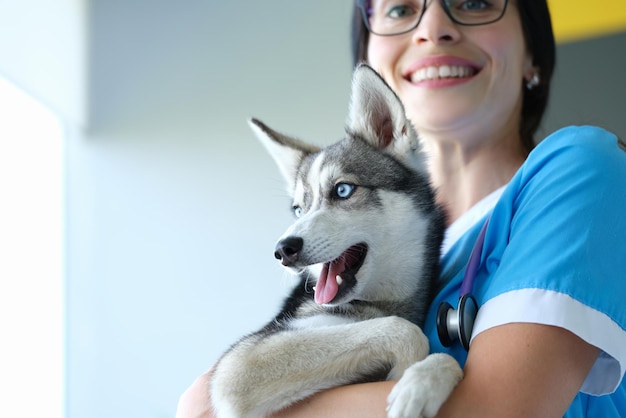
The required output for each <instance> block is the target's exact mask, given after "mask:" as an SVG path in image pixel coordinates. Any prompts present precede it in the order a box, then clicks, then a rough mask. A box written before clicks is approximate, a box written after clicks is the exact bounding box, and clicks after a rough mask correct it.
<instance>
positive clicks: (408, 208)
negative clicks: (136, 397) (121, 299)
mask: <svg viewBox="0 0 626 418" xmlns="http://www.w3.org/2000/svg"><path fill="white" fill-rule="evenodd" d="M251 125H252V127H253V129H254V130H255V132H256V134H257V136H258V137H259V138H260V140H261V141H262V143H263V144H264V145H265V147H266V148H267V149H268V151H269V152H270V154H271V155H272V156H273V158H274V159H275V160H276V162H277V163H278V166H279V168H280V170H281V172H282V174H283V176H284V177H285V179H286V180H287V183H288V188H289V191H290V193H291V195H292V197H293V208H294V213H295V215H296V217H297V220H296V222H295V223H294V224H293V225H292V226H291V227H290V228H289V229H288V230H287V231H286V232H285V234H284V235H283V237H282V238H281V239H280V240H279V242H278V244H277V246H276V257H277V258H279V259H281V260H282V263H283V265H285V266H286V267H288V268H289V269H292V270H294V271H296V272H297V273H298V274H299V278H300V281H299V283H298V284H297V285H296V286H295V288H294V289H293V291H292V293H291V295H290V296H289V297H288V298H287V299H286V301H285V303H284V305H283V307H282V310H281V311H280V312H279V313H278V315H277V316H276V317H275V318H274V319H273V320H272V321H271V322H270V323H269V324H267V325H266V326H265V327H264V328H262V329H261V330H259V331H258V332H255V333H253V334H251V335H248V336H246V337H244V338H243V339H241V340H240V341H239V342H238V343H236V344H235V345H234V346H232V347H231V348H230V349H229V350H228V351H227V352H226V353H225V354H224V355H223V356H222V357H221V359H220V360H219V361H218V363H217V364H216V366H215V368H214V370H213V375H212V381H211V398H212V402H213V405H214V408H215V411H216V413H217V416H218V417H220V418H235V417H237V418H247V417H259V416H264V415H267V414H269V413H272V412H275V411H278V410H280V409H282V408H285V407H287V406H289V405H291V404H293V403H295V402H297V401H299V400H302V399H304V398H306V397H308V396H310V395H312V394H314V393H316V392H318V391H321V390H323V389H327V388H331V387H336V386H340V385H345V384H350V383H357V382H368V381H377V380H385V379H387V380H397V379H399V382H398V383H397V384H396V385H395V387H394V389H393V391H392V393H391V395H390V397H389V405H388V413H389V416H390V417H394V418H395V417H412V418H414V417H419V416H426V417H429V416H433V415H434V414H436V412H437V410H438V409H439V407H440V406H441V404H442V403H443V401H444V400H445V399H446V398H447V397H448V395H449V394H450V392H451V391H452V389H453V388H454V386H455V385H456V384H457V383H458V381H459V380H460V379H461V377H462V371H461V369H460V367H459V365H458V364H457V363H456V361H455V360H454V359H452V357H449V356H447V355H443V354H434V355H430V356H429V355H428V350H429V349H428V341H427V339H426V337H425V336H424V334H423V333H422V331H421V329H420V328H419V327H418V326H421V325H422V324H423V321H424V317H425V312H426V309H427V307H428V304H429V302H430V300H431V296H432V291H433V285H434V283H435V280H436V278H437V276H438V263H439V252H440V246H441V241H442V238H443V231H444V216H443V212H442V210H441V208H440V207H439V206H437V204H436V203H435V198H434V192H433V190H432V189H431V187H430V184H429V180H428V175H427V171H426V166H425V165H426V161H425V158H424V155H423V153H422V152H421V151H420V145H419V142H418V140H417V135H416V134H415V131H414V129H413V128H412V126H411V124H410V123H409V121H408V119H407V118H406V116H405V113H404V108H403V107H402V104H401V103H400V101H399V99H398V98H397V96H396V95H395V94H394V93H393V92H392V90H391V89H390V88H389V87H388V86H387V84H386V83H385V82H384V81H383V80H382V78H381V77H380V76H379V75H378V74H376V73H375V72H374V71H373V70H372V69H371V68H369V67H367V66H365V65H361V66H359V67H358V68H357V69H356V71H355V74H354V78H353V93H352V100H351V107H350V112H349V117H348V126H347V129H346V132H347V136H346V137H345V139H343V140H342V141H340V142H338V143H336V144H334V145H331V146H329V147H326V148H324V149H320V148H317V147H315V146H311V145H308V144H305V143H303V142H301V141H299V140H296V139H293V138H290V137H288V136H286V135H282V134H280V133H278V132H276V131H274V130H272V129H270V128H269V127H267V126H265V125H264V124H263V123H261V122H260V121H258V120H252V121H251ZM336 276H340V278H339V279H336Z"/></svg>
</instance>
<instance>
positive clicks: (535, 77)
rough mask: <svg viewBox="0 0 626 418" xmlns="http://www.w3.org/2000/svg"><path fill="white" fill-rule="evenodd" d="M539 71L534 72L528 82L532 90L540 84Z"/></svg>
mask: <svg viewBox="0 0 626 418" xmlns="http://www.w3.org/2000/svg"><path fill="white" fill-rule="evenodd" d="M539 81H540V80H539V73H534V74H533V77H532V78H531V79H530V80H529V81H528V82H527V83H526V88H527V89H528V90H532V89H534V88H535V87H537V86H538V85H539Z"/></svg>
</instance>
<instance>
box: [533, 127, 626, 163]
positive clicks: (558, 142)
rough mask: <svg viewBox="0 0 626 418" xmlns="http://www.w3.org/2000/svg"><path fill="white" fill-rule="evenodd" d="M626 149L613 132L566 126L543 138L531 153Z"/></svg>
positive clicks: (594, 128)
mask: <svg viewBox="0 0 626 418" xmlns="http://www.w3.org/2000/svg"><path fill="white" fill-rule="evenodd" d="M620 149H621V150H622V151H626V143H625V142H623V141H621V140H620V139H619V138H618V137H617V135H615V134H614V133H612V132H610V131H608V130H606V129H604V128H601V127H598V126H590V125H583V126H567V127H564V128H561V129H559V130H557V131H555V132H553V133H551V134H550V135H548V136H547V137H546V138H545V139H543V140H542V141H541V142H539V144H538V145H537V147H536V148H535V149H534V150H533V152H532V153H531V156H532V154H540V155H544V154H553V153H555V152H559V153H562V152H563V151H564V150H569V151H571V152H577V153H588V152H591V153H592V155H595V154H596V153H601V154H604V153H609V154H611V153H613V152H615V151H617V150H620Z"/></svg>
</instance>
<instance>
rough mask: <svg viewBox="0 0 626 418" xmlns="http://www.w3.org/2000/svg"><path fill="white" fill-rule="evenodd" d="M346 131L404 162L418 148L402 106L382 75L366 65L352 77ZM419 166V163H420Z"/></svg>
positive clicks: (418, 145) (415, 137) (358, 69)
mask: <svg viewBox="0 0 626 418" xmlns="http://www.w3.org/2000/svg"><path fill="white" fill-rule="evenodd" d="M346 130H347V132H348V134H349V135H353V136H356V137H359V138H361V139H363V140H365V141H367V142H369V143H370V144H371V145H373V146H375V147H376V148H379V149H382V150H384V151H385V152H388V153H390V154H392V155H394V156H395V157H396V158H398V159H400V160H401V161H405V162H407V161H408V160H409V159H410V158H412V157H413V156H414V154H417V152H418V151H419V150H420V144H419V141H418V138H417V134H416V132H415V129H413V126H412V125H411V122H410V121H409V120H408V118H407V117H406V114H405V112H404V106H403V105H402V102H401V101H400V99H399V98H398V96H397V95H396V94H395V93H394V92H393V90H392V89H391V87H389V85H388V84H387V83H386V82H385V80H383V78H382V77H381V76H380V75H379V74H378V73H377V72H376V71H374V69H372V68H371V67H370V66H368V65H366V64H360V65H359V66H358V67H357V68H356V70H355V71H354V75H353V77H352V97H351V100H350V111H349V114H348V122H347V129H346ZM420 165H421V164H420Z"/></svg>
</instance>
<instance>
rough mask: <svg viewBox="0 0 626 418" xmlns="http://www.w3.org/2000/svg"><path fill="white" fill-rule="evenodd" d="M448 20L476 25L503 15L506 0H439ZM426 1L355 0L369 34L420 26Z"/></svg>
mask: <svg viewBox="0 0 626 418" xmlns="http://www.w3.org/2000/svg"><path fill="white" fill-rule="evenodd" d="M439 1H440V3H441V7H443V10H444V11H445V12H446V14H447V15H448V17H449V18H450V20H452V21H453V22H454V23H456V24H458V25H464V26H478V25H487V24H489V23H493V22H496V21H498V20H500V19H501V18H502V16H504V12H505V11H506V5H507V3H508V0H489V1H486V0H439ZM426 2H427V0H357V7H358V8H359V9H360V10H361V15H362V16H363V22H364V23H365V26H366V27H367V30H368V31H369V32H370V33H373V34H375V35H381V36H393V35H402V34H404V33H407V32H411V31H412V30H413V29H415V28H416V27H417V25H419V23H420V21H421V20H422V16H424V12H425V11H426Z"/></svg>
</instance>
